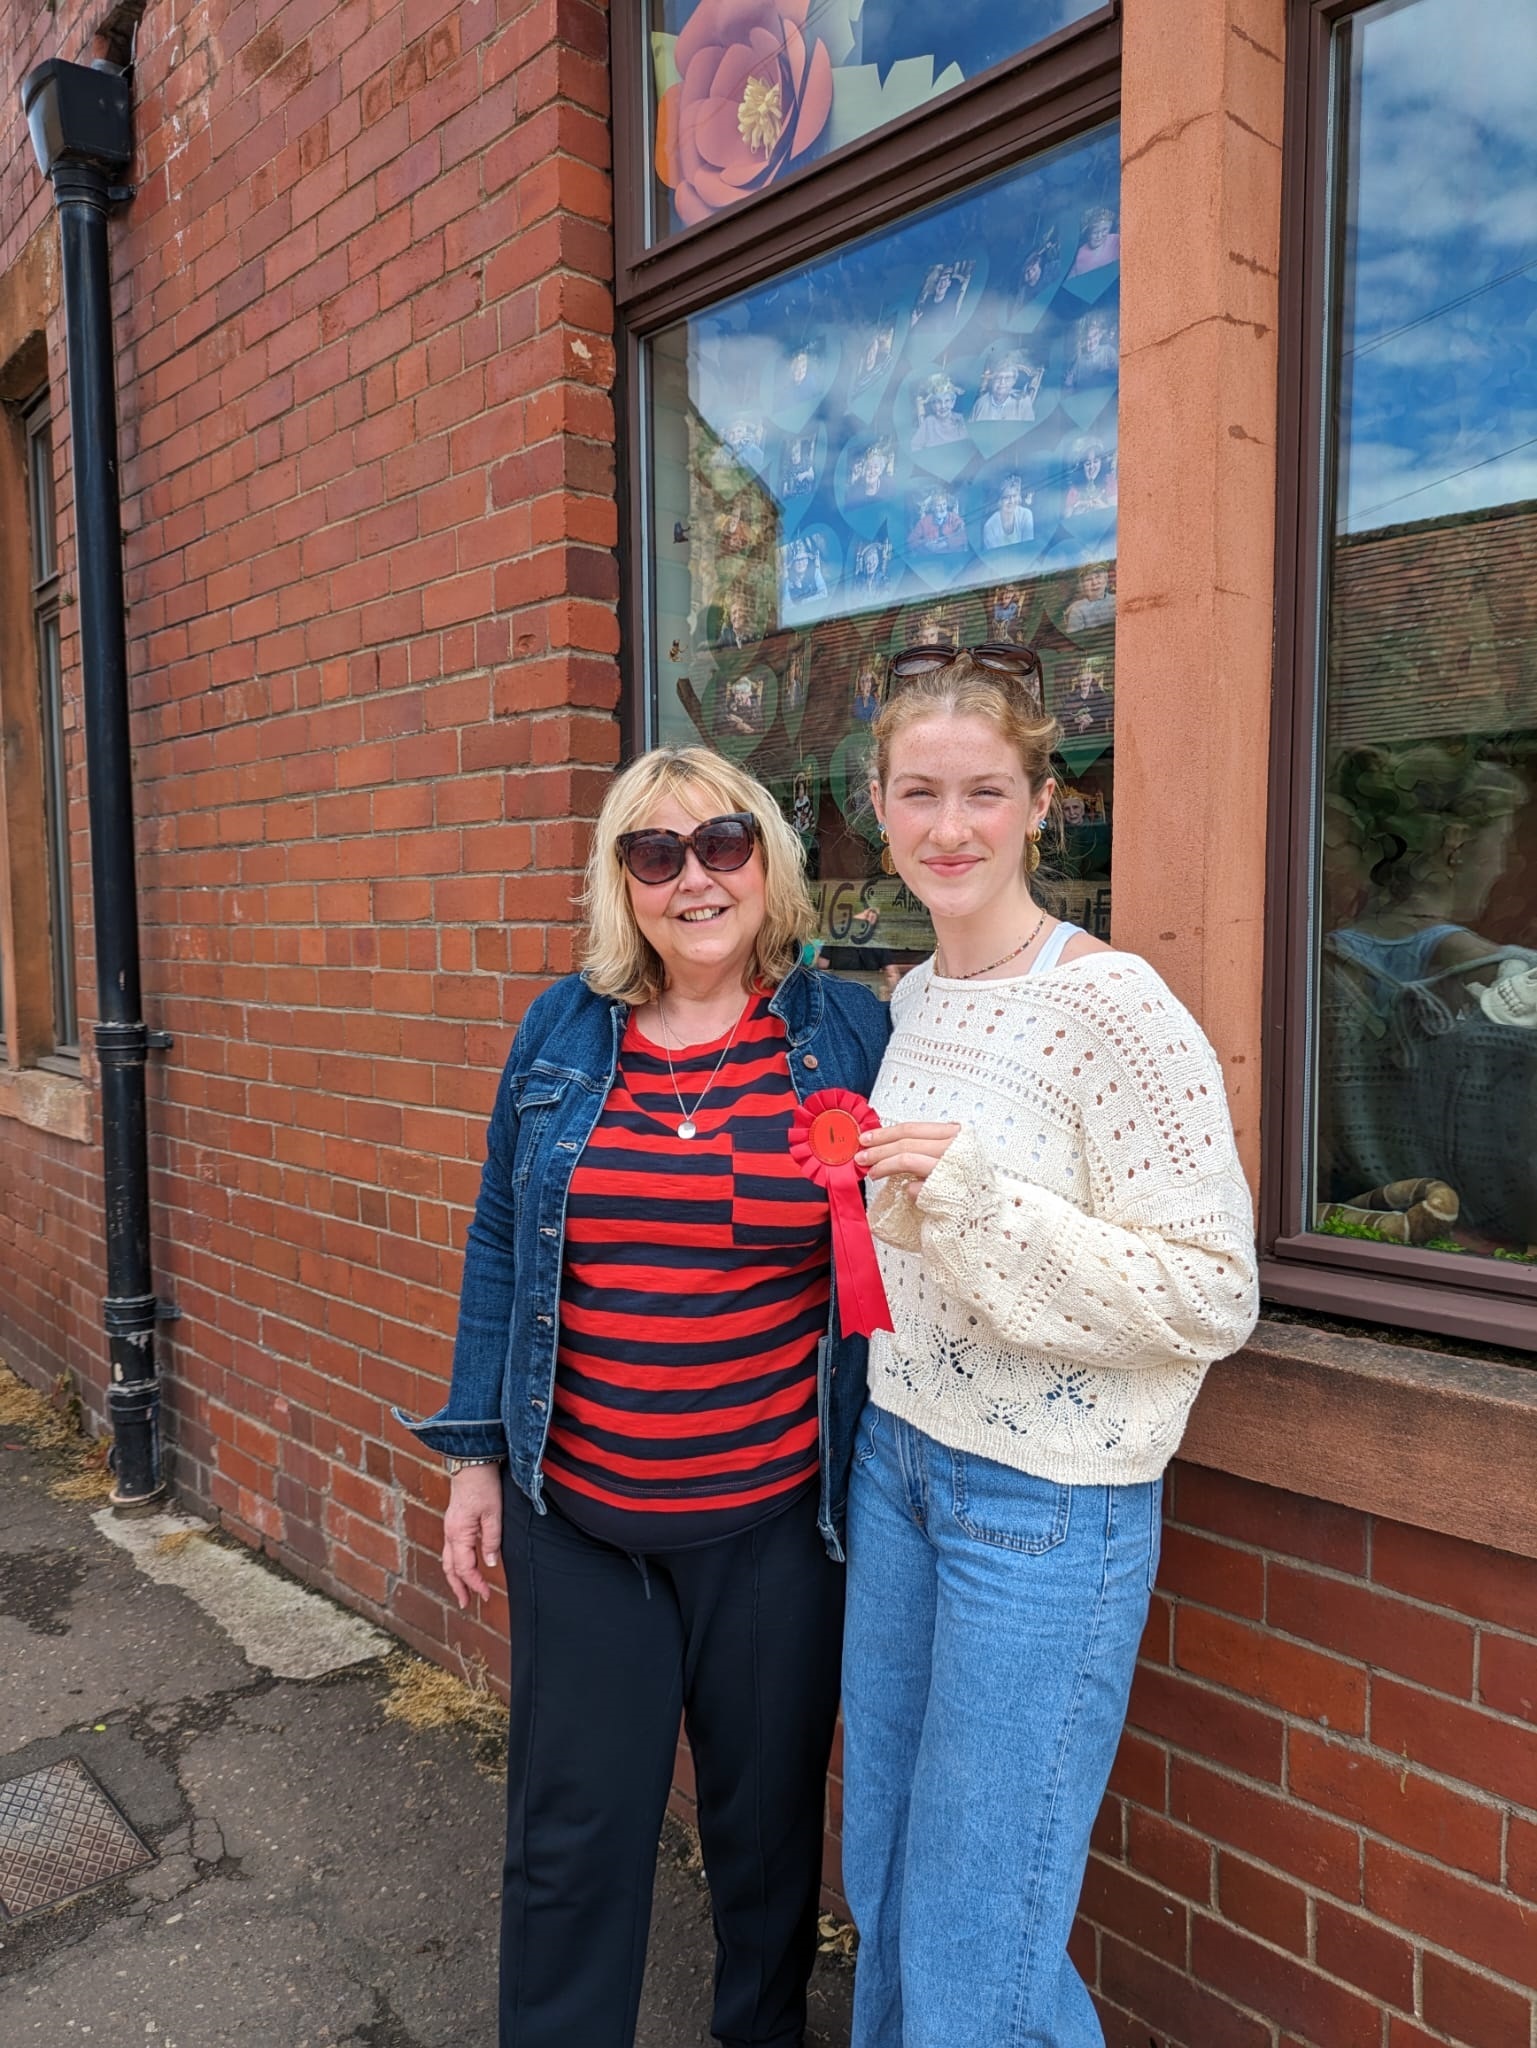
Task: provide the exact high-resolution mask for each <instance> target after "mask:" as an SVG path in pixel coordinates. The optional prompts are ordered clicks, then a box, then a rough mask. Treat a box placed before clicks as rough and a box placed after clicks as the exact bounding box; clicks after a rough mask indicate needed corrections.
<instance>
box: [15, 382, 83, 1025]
mask: <svg viewBox="0 0 1537 2048" xmlns="http://www.w3.org/2000/svg"><path fill="white" fill-rule="evenodd" d="M23 429H24V432H25V434H26V444H27V512H28V524H29V527H30V539H31V562H32V626H33V639H34V644H35V646H36V649H37V675H38V687H39V691H40V710H41V726H40V730H41V739H42V757H43V758H42V767H43V819H44V831H45V836H46V844H47V870H48V913H49V917H48V923H49V953H50V959H51V968H52V996H53V1036H54V1047H55V1051H56V1052H57V1053H60V1054H63V1055H65V1056H66V1057H69V1056H71V1055H75V1054H78V1051H79V1046H80V1021H79V1016H78V1013H77V1010H76V1003H75V948H74V930H75V927H74V907H73V901H72V895H71V888H70V861H69V788H68V778H67V773H66V767H65V756H64V681H63V668H62V664H61V661H60V654H59V556H58V515H57V511H56V508H55V505H54V490H53V435H52V431H51V430H52V418H51V415H50V413H49V409H48V398H47V394H46V393H44V394H43V396H42V397H40V398H37V399H35V400H34V401H33V402H32V404H31V405H30V406H29V407H28V408H27V411H26V414H25V416H24V419H23Z"/></svg>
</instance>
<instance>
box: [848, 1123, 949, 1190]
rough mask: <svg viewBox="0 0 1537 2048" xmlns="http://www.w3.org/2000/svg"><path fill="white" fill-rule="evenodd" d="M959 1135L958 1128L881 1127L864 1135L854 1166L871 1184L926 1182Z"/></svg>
mask: <svg viewBox="0 0 1537 2048" xmlns="http://www.w3.org/2000/svg"><path fill="white" fill-rule="evenodd" d="M960 1131H961V1127H960V1125H959V1124H883V1125H882V1126H881V1128H880V1129H879V1130H878V1131H867V1132H866V1133H865V1142H864V1144H863V1146H862V1147H861V1149H860V1150H859V1151H858V1152H857V1153H855V1155H854V1160H855V1164H856V1165H858V1166H862V1167H863V1168H864V1169H865V1170H866V1172H868V1174H869V1176H870V1178H871V1180H894V1179H902V1180H927V1179H928V1177H929V1175H930V1174H931V1173H932V1172H933V1171H934V1169H935V1167H936V1166H937V1165H938V1164H939V1162H940V1160H941V1159H943V1158H944V1156H945V1154H946V1153H947V1152H948V1151H949V1149H950V1147H951V1145H952V1144H954V1142H955V1140H956V1139H957V1138H958V1137H959V1136H960Z"/></svg>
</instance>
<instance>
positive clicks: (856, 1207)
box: [790, 1088, 892, 1337]
mask: <svg viewBox="0 0 1537 2048" xmlns="http://www.w3.org/2000/svg"><path fill="white" fill-rule="evenodd" d="M880 1122H881V1120H880V1118H879V1117H878V1116H877V1115H876V1114H875V1111H874V1110H873V1109H872V1108H871V1107H870V1105H869V1103H868V1102H866V1101H865V1099H864V1097H863V1096H862V1095H855V1094H854V1093H853V1091H852V1090H851V1089H848V1088H822V1089H819V1090H818V1092H817V1093H816V1094H815V1095H808V1096H807V1097H806V1100H805V1101H804V1102H803V1103H802V1104H801V1105H800V1107H799V1108H798V1109H797V1110H796V1112H795V1115H794V1116H793V1117H792V1118H791V1120H790V1157H791V1158H792V1159H793V1160H794V1161H795V1163H796V1165H797V1166H798V1167H799V1168H800V1170H801V1172H802V1173H803V1174H805V1176H806V1178H807V1180H810V1181H815V1182H816V1184H817V1186H818V1187H823V1188H826V1190H827V1203H828V1208H829V1209H830V1211H831V1213H832V1224H833V1273H834V1275H835V1277H836V1279H837V1283H838V1320H839V1323H840V1326H841V1327H842V1330H843V1334H844V1336H845V1337H868V1336H869V1335H870V1333H871V1332H872V1331H873V1330H889V1329H890V1328H891V1327H892V1323H891V1310H890V1309H889V1308H888V1307H887V1305H886V1290H885V1288H884V1287H883V1286H882V1285H881V1269H880V1267H879V1265H878V1264H877V1263H876V1258H875V1240H874V1238H873V1237H872V1236H871V1235H870V1224H869V1220H868V1219H867V1217H866V1215H865V1202H864V1196H863V1195H862V1194H861V1193H860V1191H859V1183H860V1182H861V1181H862V1180H863V1179H864V1171H863V1169H862V1168H861V1167H858V1166H856V1165H855V1164H854V1154H855V1153H856V1152H857V1151H858V1150H859V1147H860V1145H861V1144H862V1142H863V1140H864V1134H865V1132H866V1131H875V1130H879V1129H880Z"/></svg>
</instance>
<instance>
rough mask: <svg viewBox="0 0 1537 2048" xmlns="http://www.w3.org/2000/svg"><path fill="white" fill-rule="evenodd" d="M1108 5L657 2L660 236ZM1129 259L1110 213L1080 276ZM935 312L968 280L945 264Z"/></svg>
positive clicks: (1089, 237)
mask: <svg viewBox="0 0 1537 2048" xmlns="http://www.w3.org/2000/svg"><path fill="white" fill-rule="evenodd" d="M1097 5H1098V0H1015V4H1014V5H1013V6H1012V7H999V6H998V5H997V4H996V0H902V4H900V5H899V4H898V0H651V9H650V23H651V57H652V67H653V71H654V74H655V109H656V112H655V120H654V128H653V135H652V158H653V174H654V178H655V184H654V188H653V205H654V211H655V216H656V222H657V229H658V232H659V233H661V234H667V233H672V232H674V231H676V230H677V229H678V228H680V227H692V226H694V224H695V223H696V222H698V221H702V220H708V219H710V218H711V216H712V215H714V214H717V213H720V212H722V211H723V210H724V209H725V208H727V207H731V206H735V205H737V204H739V203H740V201H742V200H743V199H748V198H751V197H752V196H753V195H754V194H755V193H758V192H762V191H766V190H767V189H768V187H770V186H771V185H774V184H776V183H777V182H778V181H779V180H780V179H781V178H782V177H784V176H786V175H787V173H789V172H790V171H794V170H800V169H801V168H802V167H803V166H804V165H806V164H811V163H815V162H816V160H817V159H818V158H819V157H822V156H825V155H827V154H828V152H829V151H831V150H835V149H841V148H842V147H843V146H844V144H845V143H849V142H857V141H858V140H859V138H860V137H861V136H864V135H869V134H871V133H873V132H874V131H875V130H876V129H878V128H884V127H885V126H886V125H887V123H888V122H891V121H895V120H899V119H900V118H901V117H902V116H903V115H904V114H910V113H912V112H913V110H914V109H915V108H917V107H920V106H922V105H923V104H924V102H925V101H927V100H931V99H935V98H937V97H938V96H939V94H941V93H945V92H950V91H952V90H953V89H954V88H955V87H956V86H958V85H962V84H964V83H965V81H966V80H967V79H968V78H976V77H978V76H979V75H980V74H981V73H982V72H984V71H988V70H991V68H992V67H993V65H995V64H1000V63H1002V62H1003V60H1004V59H1005V58H1006V57H1012V56H1015V55H1017V54H1018V52H1020V51H1021V50H1027V49H1029V48H1030V47H1031V46H1032V45H1033V44H1035V43H1038V42H1041V41H1043V40H1044V39H1045V38H1046V37H1047V36H1050V35H1054V34H1055V33H1056V32H1057V31H1058V30H1059V29H1063V28H1067V27H1069V26H1070V25H1071V24H1072V23H1073V22H1075V21H1080V20H1082V18H1083V17H1084V16H1085V15H1086V14H1090V13H1092V12H1093V11H1094V9H1095V7H1096V6H1097ZM1119 254H1120V245H1119V240H1118V237H1117V234H1116V225H1115V217H1114V214H1113V213H1112V212H1111V211H1110V210H1109V209H1108V208H1104V209H1102V210H1101V213H1100V215H1099V216H1098V217H1097V218H1096V219H1095V220H1094V222H1093V223H1092V226H1091V228H1090V230H1089V232H1087V233H1086V234H1085V235H1084V236H1083V238H1082V239H1081V241H1080V242H1079V243H1078V245H1077V250H1076V254H1075V256H1074V265H1075V270H1074V274H1075V275H1081V274H1082V273H1083V272H1085V271H1088V270H1092V269H1094V268H1096V267H1097V266H1098V265H1100V264H1104V263H1114V262H1116V261H1117V260H1118V258H1119ZM929 289H930V290H931V292H937V294H938V296H937V299H936V300H935V306H936V309H942V308H943V306H944V303H945V301H946V299H947V298H949V297H950V296H951V295H952V294H953V293H955V292H956V290H957V289H958V281H957V280H955V279H953V278H946V277H945V274H944V272H943V271H942V270H937V271H936V272H935V273H934V276H933V278H932V279H931V280H930V286H929Z"/></svg>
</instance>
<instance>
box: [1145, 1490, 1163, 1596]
mask: <svg viewBox="0 0 1537 2048" xmlns="http://www.w3.org/2000/svg"><path fill="white" fill-rule="evenodd" d="M1148 1498H1149V1506H1148V1511H1147V1512H1148V1532H1147V1590H1148V1591H1149V1592H1150V1593H1151V1592H1152V1590H1153V1587H1154V1585H1155V1584H1156V1582H1157V1578H1158V1560H1159V1559H1160V1557H1162V1555H1163V1481H1162V1480H1161V1479H1155V1480H1154V1481H1153V1483H1152V1485H1151V1486H1150V1487H1149V1488H1148Z"/></svg>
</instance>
